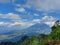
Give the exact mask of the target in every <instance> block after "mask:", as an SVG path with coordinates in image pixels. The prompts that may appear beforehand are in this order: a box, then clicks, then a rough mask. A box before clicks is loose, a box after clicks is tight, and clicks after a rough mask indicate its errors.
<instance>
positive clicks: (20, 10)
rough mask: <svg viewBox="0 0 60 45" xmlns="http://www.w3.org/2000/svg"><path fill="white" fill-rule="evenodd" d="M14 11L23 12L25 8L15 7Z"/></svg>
mask: <svg viewBox="0 0 60 45" xmlns="http://www.w3.org/2000/svg"><path fill="white" fill-rule="evenodd" d="M16 11H18V12H25V9H24V8H23V7H20V8H16Z"/></svg>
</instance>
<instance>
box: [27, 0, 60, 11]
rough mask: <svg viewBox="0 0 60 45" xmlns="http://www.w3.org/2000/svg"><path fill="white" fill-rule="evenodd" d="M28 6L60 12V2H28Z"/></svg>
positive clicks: (59, 0) (49, 0) (32, 0)
mask: <svg viewBox="0 0 60 45" xmlns="http://www.w3.org/2000/svg"><path fill="white" fill-rule="evenodd" d="M26 5H28V6H30V7H31V8H33V9H37V10H42V11H51V10H60V6H59V5H60V0H27V3H26Z"/></svg>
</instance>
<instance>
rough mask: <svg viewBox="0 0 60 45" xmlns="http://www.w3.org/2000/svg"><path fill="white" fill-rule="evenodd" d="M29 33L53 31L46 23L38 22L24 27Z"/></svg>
mask: <svg viewBox="0 0 60 45" xmlns="http://www.w3.org/2000/svg"><path fill="white" fill-rule="evenodd" d="M23 31H25V32H26V33H27V34H30V35H32V34H49V33H50V32H51V28H50V27H49V26H48V25H46V24H44V23H37V24H35V25H32V26H30V27H28V28H27V29H24V30H23Z"/></svg>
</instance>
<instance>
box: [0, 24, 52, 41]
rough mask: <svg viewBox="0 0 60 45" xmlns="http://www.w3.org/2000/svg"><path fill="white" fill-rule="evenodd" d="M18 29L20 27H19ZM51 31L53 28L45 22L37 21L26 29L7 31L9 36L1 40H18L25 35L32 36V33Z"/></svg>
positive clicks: (47, 32)
mask: <svg viewBox="0 0 60 45" xmlns="http://www.w3.org/2000/svg"><path fill="white" fill-rule="evenodd" d="M17 30H18V29H17ZM50 32H51V28H50V27H49V26H48V25H46V24H44V23H37V24H35V25H32V26H30V27H28V28H26V29H23V30H18V31H12V32H8V33H6V35H7V38H4V37H3V38H1V39H2V40H0V41H1V42H17V41H19V40H20V39H21V38H22V37H24V36H25V35H27V36H32V35H39V34H49V33H50Z"/></svg>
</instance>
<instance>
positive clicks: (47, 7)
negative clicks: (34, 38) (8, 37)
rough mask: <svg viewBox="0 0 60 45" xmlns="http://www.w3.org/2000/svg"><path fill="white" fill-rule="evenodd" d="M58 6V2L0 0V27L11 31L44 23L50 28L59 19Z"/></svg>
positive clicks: (52, 0)
mask: <svg viewBox="0 0 60 45" xmlns="http://www.w3.org/2000/svg"><path fill="white" fill-rule="evenodd" d="M59 5H60V0H0V26H2V27H7V28H8V29H11V30H12V29H17V28H18V27H19V26H20V27H21V28H27V27H29V26H31V25H34V24H36V23H45V24H47V25H49V26H50V27H51V26H53V25H54V22H55V21H56V20H59V19H60V6H59ZM13 27H15V28H13ZM4 29H5V28H4ZM4 29H3V30H4Z"/></svg>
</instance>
